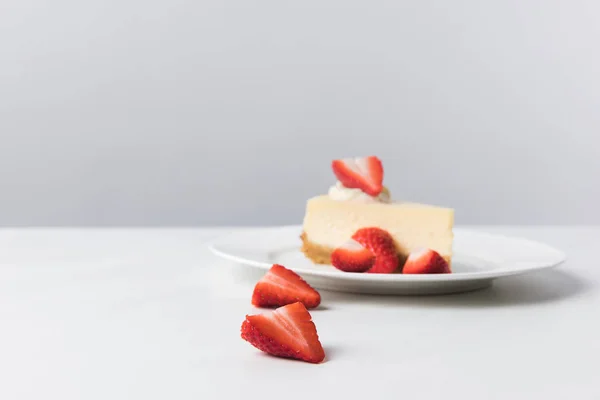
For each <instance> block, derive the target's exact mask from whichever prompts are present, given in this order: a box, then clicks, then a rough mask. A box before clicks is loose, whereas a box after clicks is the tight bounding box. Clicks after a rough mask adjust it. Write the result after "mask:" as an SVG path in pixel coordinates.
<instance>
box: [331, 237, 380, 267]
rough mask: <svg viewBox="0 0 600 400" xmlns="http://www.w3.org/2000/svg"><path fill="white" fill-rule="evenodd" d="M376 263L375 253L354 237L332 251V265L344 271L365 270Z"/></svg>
mask: <svg viewBox="0 0 600 400" xmlns="http://www.w3.org/2000/svg"><path fill="white" fill-rule="evenodd" d="M374 263H375V254H373V252H371V250H369V249H367V248H366V247H364V246H363V245H361V244H360V243H358V242H357V241H356V240H354V239H350V240H348V241H347V242H346V243H344V244H343V245H342V246H340V247H338V248H337V249H335V250H334V251H333V253H331V265H333V266H334V267H336V268H337V269H339V270H341V271H344V272H365V271H366V270H368V269H370V268H371V267H372V266H373V264H374Z"/></svg>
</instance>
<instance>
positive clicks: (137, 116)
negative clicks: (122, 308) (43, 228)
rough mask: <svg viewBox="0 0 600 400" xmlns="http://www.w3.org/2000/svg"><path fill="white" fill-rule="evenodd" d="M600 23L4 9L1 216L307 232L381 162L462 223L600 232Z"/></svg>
mask: <svg viewBox="0 0 600 400" xmlns="http://www.w3.org/2000/svg"><path fill="white" fill-rule="evenodd" d="M599 13H600V3H599V2H597V1H494V2H490V1H479V0H472V1H467V0H455V1H427V0H425V1H401V0H400V1H399V0H390V1H383V0H371V1H364V0H361V1H354V0H302V1H282V0H270V1H246V0H211V1H202V0H196V1H192V0H189V1H180V0H169V1H167V0H163V1H157V0H144V1H142V0H118V1H117V0H102V1H100V0H94V1H81V0H77V1H67V0H54V1H46V0H3V1H2V2H0V135H1V142H0V184H1V191H0V223H1V224H2V225H197V224H230V225H240V224H259V225H269V224H282V223H286V224H289V223H298V222H300V219H301V218H302V215H303V211H304V200H305V199H306V198H308V197H309V196H311V195H314V194H317V193H322V192H325V191H326V190H327V188H328V186H329V185H330V184H331V183H332V182H333V181H334V178H333V175H332V173H331V172H330V169H329V164H330V161H331V159H332V158H336V157H343V156H351V155H363V154H377V155H379V156H380V157H381V158H382V159H383V161H384V165H385V168H386V179H385V182H386V184H387V185H388V186H389V187H390V188H391V190H392V193H393V195H394V197H396V198H404V199H410V200H417V201H424V202H432V203H438V204H444V205H449V206H452V207H455V208H456V211H457V216H456V218H457V222H458V223H465V224H467V223H468V224H477V223H504V224H517V223H520V224H592V223H600V213H599V212H597V211H595V210H596V208H597V206H598V204H600V193H599V191H598V184H599V180H598V172H599V171H600V161H599V158H600V157H599V155H600V151H599V150H598V145H599V143H598V139H597V136H598V132H599V129H600V115H599V113H598V110H599V109H600V108H599V107H600V74H599V71H600V65H599V64H600V55H599V51H600V50H599V47H598V43H599V39H600V24H598V23H597V21H598V15H599Z"/></svg>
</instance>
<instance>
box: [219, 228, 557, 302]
mask: <svg viewBox="0 0 600 400" xmlns="http://www.w3.org/2000/svg"><path fill="white" fill-rule="evenodd" d="M301 230H302V228H301V227H300V226H288V227H276V228H257V229H249V230H244V231H239V232H236V233H232V234H230V235H228V236H224V237H222V238H219V239H217V240H215V241H213V242H212V243H211V244H210V245H209V247H210V249H211V250H212V252H213V253H215V254H216V255H218V256H221V257H223V258H226V259H229V260H233V261H236V262H239V263H241V264H244V265H247V266H249V267H256V268H262V269H269V268H270V267H271V265H272V264H282V265H284V266H286V267H287V268H290V269H292V270H294V271H296V272H297V273H298V274H300V275H301V276H302V277H303V278H304V279H306V280H307V281H308V282H309V283H310V284H311V285H313V286H314V287H316V288H319V289H328V290H336V291H342V292H356V293H374V294H442V293H458V292H466V291H470V290H476V289H482V288H485V287H488V286H490V285H491V284H492V280H494V279H496V278H500V277H504V276H509V275H517V274H523V273H526V272H532V271H537V270H541V269H545V268H550V267H554V266H556V265H558V264H560V263H562V262H563V261H564V260H565V259H566V256H565V254H564V253H562V252H561V251H559V250H556V249H554V248H552V247H550V246H548V245H545V244H543V243H539V242H534V241H531V240H526V239H521V238H513V237H506V236H501V235H494V234H488V233H480V232H476V231H470V230H465V229H460V228H455V229H454V256H453V257H452V271H453V272H452V273H451V274H432V275H402V274H364V273H363V274H357V273H347V272H342V271H339V270H337V269H335V268H334V267H332V266H330V265H321V264H314V263H313V262H311V261H310V260H308V259H307V258H306V257H305V256H304V254H302V252H301V251H300V245H301V242H300V233H301Z"/></svg>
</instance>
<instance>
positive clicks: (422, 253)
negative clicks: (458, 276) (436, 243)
mask: <svg viewBox="0 0 600 400" xmlns="http://www.w3.org/2000/svg"><path fill="white" fill-rule="evenodd" d="M450 272H452V271H450V266H449V265H448V263H447V262H446V260H444V258H443V257H442V256H440V254H439V253H438V252H437V251H434V250H431V249H420V250H416V251H413V252H411V253H410V255H409V256H408V258H407V259H406V263H405V264H404V268H402V273H403V274H449V273H450Z"/></svg>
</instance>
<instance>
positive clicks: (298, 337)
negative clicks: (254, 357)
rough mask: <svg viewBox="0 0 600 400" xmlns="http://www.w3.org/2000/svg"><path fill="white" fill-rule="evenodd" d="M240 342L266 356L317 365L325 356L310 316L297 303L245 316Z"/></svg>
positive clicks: (301, 305) (302, 306)
mask: <svg viewBox="0 0 600 400" xmlns="http://www.w3.org/2000/svg"><path fill="white" fill-rule="evenodd" d="M241 331H242V339H244V340H246V341H247V342H248V343H250V344H251V345H252V346H254V347H256V348H257V349H259V350H262V351H264V352H265V353H268V354H271V355H274V356H277V357H284V358H295V359H298V360H303V361H307V362H310V363H320V362H321V361H323V359H324V358H325V352H324V350H323V346H321V342H320V341H319V335H318V334H317V328H316V327H315V324H314V323H313V322H312V317H311V316H310V313H309V312H308V310H307V309H306V307H304V305H303V304H302V303H300V302H298V303H294V304H289V305H287V306H284V307H280V308H278V309H276V310H273V311H269V312H266V313H264V314H258V315H247V316H246V320H245V321H244V322H243V323H242V329H241Z"/></svg>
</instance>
